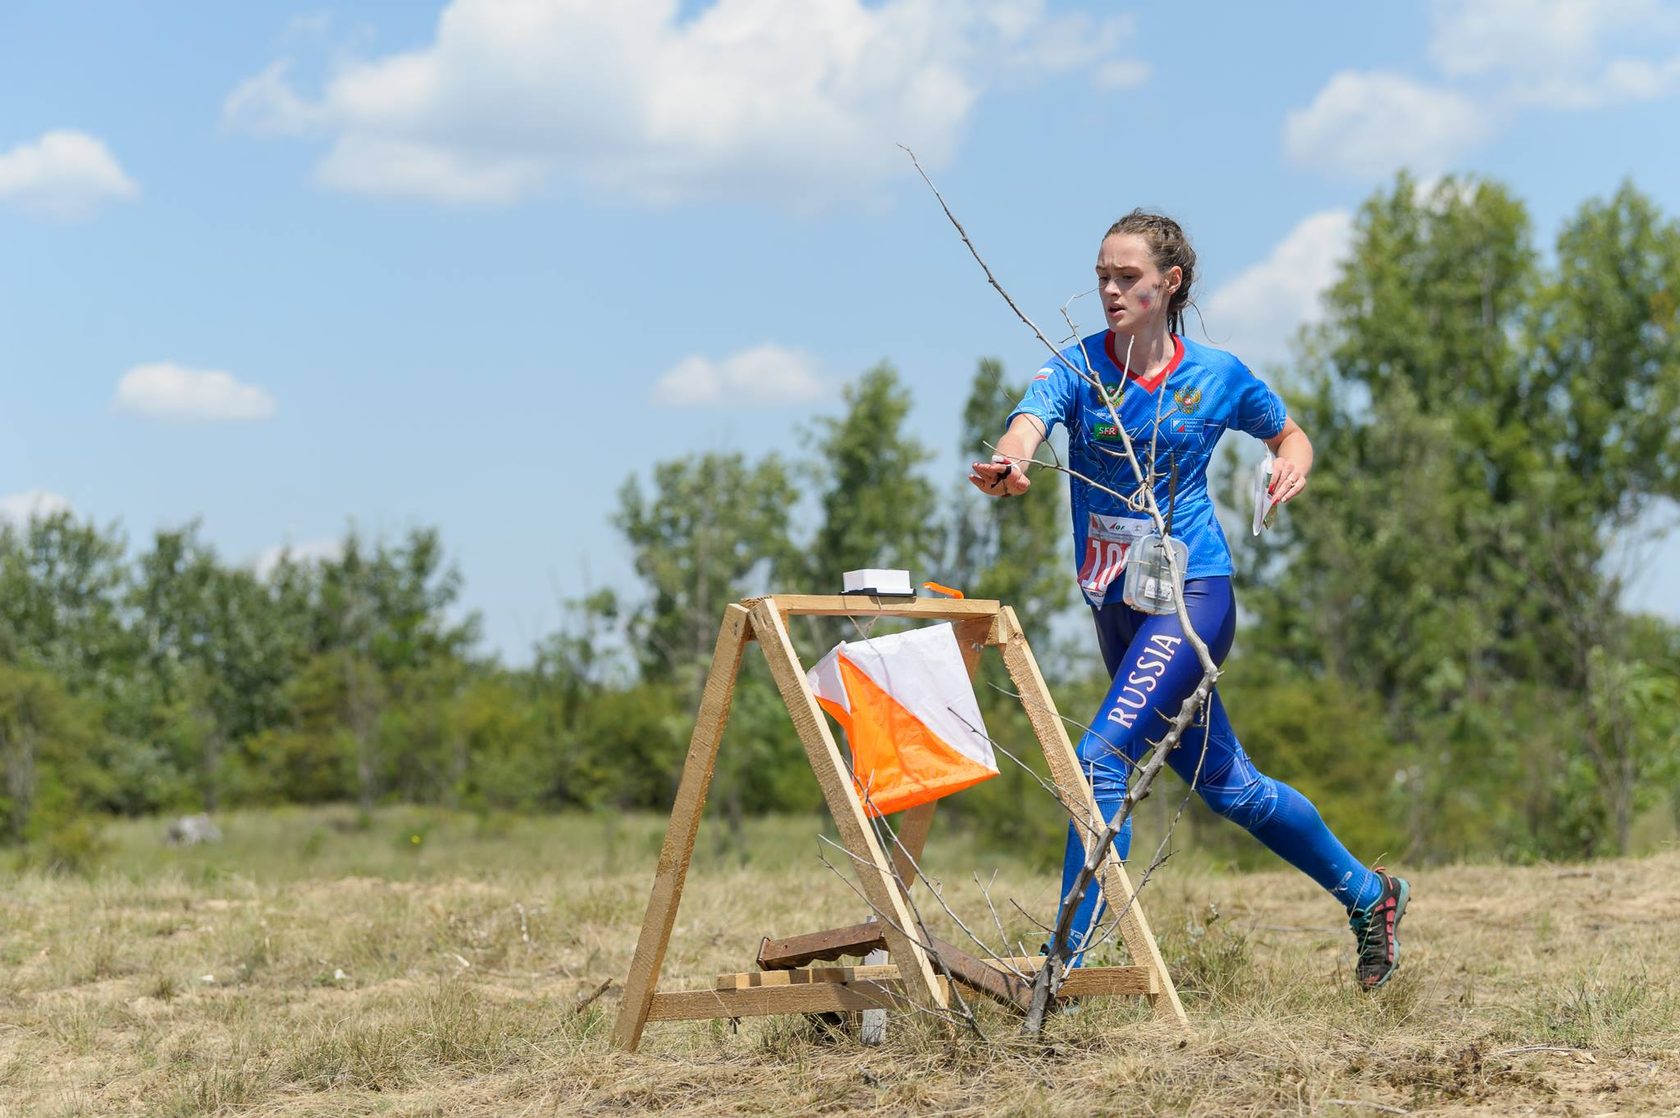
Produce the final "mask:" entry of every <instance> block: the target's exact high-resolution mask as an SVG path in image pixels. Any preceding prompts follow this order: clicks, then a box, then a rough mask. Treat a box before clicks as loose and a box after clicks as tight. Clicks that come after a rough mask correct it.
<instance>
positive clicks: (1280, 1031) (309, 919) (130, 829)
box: [0, 810, 1680, 1116]
mask: <svg viewBox="0 0 1680 1118" xmlns="http://www.w3.org/2000/svg"><path fill="white" fill-rule="evenodd" d="M222 825H223V829H224V831H225V832H226V834H227V840H226V841H225V842H224V843H222V844H220V845H218V846H215V847H208V848H195V849H186V850H171V849H168V848H165V847H164V846H163V844H162V842H161V831H162V824H161V823H156V822H152V823H129V824H120V825H113V826H112V827H110V828H109V829H108V830H107V832H106V834H107V840H108V842H109V843H110V847H109V850H108V851H107V852H106V853H105V854H104V856H103V858H102V859H101V861H100V863H99V866H98V868H97V869H96V870H95V871H94V872H93V873H92V874H91V876H87V877H52V876H45V875H41V874H38V873H35V872H23V873H10V874H9V875H8V879H7V883H6V890H5V895H6V903H5V904H4V906H0V961H3V964H4V966H3V969H0V1113H4V1114H8V1115H11V1114H16V1115H31V1116H34V1115H82V1114H87V1115H93V1114H149V1115H195V1114H249V1115H285V1116H303V1115H329V1114H330V1115H349V1114H358V1115H359V1114H367V1115H376V1114H377V1115H454V1114H498V1115H522V1114H563V1115H570V1114H637V1113H643V1112H650V1111H651V1112H658V1113H661V1114H671V1115H675V1114H708V1115H727V1114H807V1113H828V1114H839V1113H866V1114H873V1113H879V1114H904V1113H917V1114H1022V1115H1037V1114H1045V1115H1051V1114H1068V1115H1080V1116H1086V1115H1095V1114H1114V1113H1150V1114H1191V1115H1203V1114H1205V1115H1221V1116H1235V1115H1246V1114H1275V1113H1315V1114H1317V1113H1323V1114H1348V1115H1382V1114H1400V1113H1408V1114H1463V1113H1476V1114H1501V1115H1505V1114H1573V1115H1591V1114H1612V1113H1617V1114H1652V1113H1672V1112H1680V978H1677V977H1676V963H1677V961H1680V933H1677V932H1676V931H1675V929H1676V927H1677V926H1680V853H1676V852H1673V851H1669V852H1666V853H1661V854H1657V855H1655V856H1652V857H1648V858H1644V859H1640V860H1634V861H1623V862H1603V863H1597V864H1592V865H1582V866H1551V865H1547V866H1534V867H1522V868H1510V867H1492V866H1466V867H1455V868H1446V869H1434V870H1423V871H1417V872H1413V873H1412V874H1411V877H1412V882H1413V886H1414V889H1415V894H1414V901H1413V906H1412V909H1411V912H1410V914H1409V915H1408V917H1407V920H1406V925H1405V930H1406V932H1407V933H1408V935H1407V936H1406V937H1405V957H1404V960H1405V965H1404V967H1403V970H1402V973H1401V975H1400V977H1399V978H1398V979H1397V980H1396V981H1395V983H1394V984H1393V985H1392V986H1391V987H1390V988H1388V989H1386V990H1384V991H1382V992H1381V993H1379V994H1378V995H1376V996H1374V997H1366V996H1360V995H1358V994H1356V993H1355V992H1354V990H1353V988H1352V983H1351V980H1350V974H1349V971H1350V966H1351V962H1352V939H1351V937H1350V936H1349V935H1348V933H1347V931H1346V930H1345V927H1344V926H1343V924H1342V921H1341V918H1340V914H1339V913H1338V912H1337V911H1336V909H1335V908H1334V906H1333V905H1331V904H1330V903H1329V902H1328V901H1327V900H1325V899H1324V898H1323V897H1322V896H1317V895H1315V894H1314V890H1313V888H1312V887H1311V886H1310V884H1308V883H1307V882H1305V881H1304V879H1301V878H1299V877H1298V876H1297V875H1295V874H1293V873H1290V872H1275V873H1256V874H1236V873H1219V872H1215V871H1213V870H1211V869H1209V868H1206V867H1200V866H1197V865H1196V864H1195V863H1194V862H1193V858H1194V851H1186V852H1184V853H1183V854H1181V855H1179V856H1177V857H1175V858H1174V859H1173V860H1172V861H1171V862H1169V863H1168V865H1167V866H1166V867H1164V868H1163V869H1162V870H1161V871H1160V872H1159V874H1158V875H1157V877H1156V879H1155V880H1154V881H1153V882H1152V883H1151V885H1150V886H1149V888H1148V890H1147V891H1146V893H1145V899H1146V902H1147V904H1148V906H1149V914H1150V917H1151V919H1152V920H1153V922H1154V924H1155V927H1156V930H1157V932H1158V933H1159V935H1160V937H1161V940H1162V944H1163V950H1164V953H1165V955H1166V957H1167V959H1168V961H1169V963H1170V964H1171V966H1172V968H1173V970H1174V973H1175V975H1176V977H1177V979H1178V981H1179V983H1180V988H1181V990H1182V991H1183V995H1184V1000H1185V1003H1186V1007H1187V1008H1188V1010H1189V1012H1190V1015H1191V1018H1192V1027H1191V1028H1190V1029H1189V1030H1188V1031H1187V1032H1181V1031H1177V1030H1173V1029H1170V1028H1166V1027H1163V1026H1158V1025H1156V1024H1154V1023H1153V1022H1152V1021H1150V1020H1148V1019H1147V1016H1146V1015H1145V1014H1144V1013H1143V1012H1142V1009H1141V1006H1140V1004H1138V1003H1135V1002H1132V1001H1129V1000H1122V999H1112V1000H1106V1001H1095V1000H1093V1001H1089V1002H1086V1003H1085V1005H1084V1007H1083V1008H1082V1010H1081V1011H1080V1012H1079V1013H1077V1014H1071V1015H1061V1016H1058V1017H1056V1018H1054V1019H1053V1020H1052V1022H1051V1024H1050V1026H1049V1029H1048V1031H1047V1035H1046V1036H1045V1038H1044V1039H1043V1041H1042V1042H1028V1041H1026V1040H1024V1039H1023V1038H1021V1037H1020V1036H1019V1034H1018V1032H1017V1030H1016V1028H1015V1024H1014V1022H1013V1021H1011V1020H1010V1019H1008V1018H1006V1017H1004V1016H1002V1015H1001V1014H985V1015H984V1016H983V1019H982V1024H983V1026H984V1029H985V1033H986V1036H985V1038H984V1039H980V1038H976V1037H974V1036H972V1035H960V1036H955V1037H952V1036H947V1035H941V1034H940V1033H939V1031H938V1030H937V1029H936V1028H935V1027H934V1025H933V1023H932V1022H929V1021H927V1020H925V1019H918V1018H917V1017H916V1016H914V1015H908V1016H906V1015H903V1014H900V1015H896V1016H895V1017H894V1018H893V1022H892V1026H891V1030H890V1034H889V1037H888V1040H887V1043H886V1044H885V1045H882V1046H879V1047H870V1048H866V1047H862V1046H860V1045H859V1044H858V1043H857V1042H856V1041H855V1040H854V1039H851V1038H849V1037H838V1038H835V1037H824V1036H821V1035H819V1033H818V1032H817V1031H816V1030H814V1029H813V1028H812V1027H811V1026H809V1025H807V1024H806V1023H805V1022H804V1021H803V1020H800V1019H791V1020H782V1019H778V1020H756V1021H744V1022H741V1023H740V1024H739V1026H738V1028H731V1027H730V1025H729V1023H728V1022H716V1023H700V1024H690V1023H667V1024H660V1023H655V1024H651V1025H649V1027H648V1033H647V1038H646V1041H645V1043H644V1045H643V1048H642V1051H641V1052H639V1053H638V1054H636V1055H633V1056H632V1055H625V1054H622V1053H619V1052H617V1051H616V1050H614V1049H613V1047H612V1046H611V1044H610V1041H609V1037H610V1032H611V1024H612V1016H613V1014H614V1013H615V1011H616V1009H617V1005H618V1001H617V997H618V988H617V986H618V983H619V981H621V980H622V977H623V975H624V972H625V969H626V967H627V964H628V961H629V957H630V953H631V949H632V947H633V944H634V940H635V934H636V929H637V926H638V923H639V920H640V916H641V909H642V906H643V904H644V903H645V901H646V896H647V890H648V886H649V883H650V875H651V872H652V865H653V861H654V856H655V853H656V851H657V847H658V842H659V828H660V826H661V825H662V821H659V820H653V819H648V818H622V817H617V816H611V815H601V816H577V817H570V818H558V819H540V820H512V821H507V820H490V821H481V820H476V819H474V818H473V817H471V816H461V815H448V814H442V813H429V812H421V811H406V810H392V811H387V812H381V813H378V814H376V815H375V816H374V817H372V818H371V819H358V818H357V816H356V815H355V814H354V813H353V812H350V811H347V810H316V811H303V810H296V811H275V812H262V813H249V814H235V815H231V816H228V817H227V818H225V819H223V820H222ZM820 826H821V824H820V823H819V822H818V821H817V820H814V819H777V820H766V821H761V822H756V823H749V824H748V828H747V832H746V836H745V840H746V841H745V843H744V847H745V851H746V853H745V854H744V855H743V853H742V852H741V850H740V849H731V850H725V849H720V848H719V847H718V846H717V845H716V841H715V832H714V831H713V830H712V829H707V830H703V831H702V834H701V838H702V845H701V848H700V850H699V852H698V856H697V860H696V866H695V872H694V875H693V877H692V878H691V883H690V888H689V891H688V895H687V898H686V903H685V904H684V906H683V909H682V912H681V914H680V916H679V920H678V929H677V935H676V938H675V940H674V942H673V946H672V950H671V954H670V956H669V958H668V959H667V965H666V979H665V981H666V985H675V984H685V985H694V986H705V985H710V982H711V979H712V977H713V976H714V975H716V974H717V973H719V972H721V971H730V970H741V969H747V968H748V967H749V966H750V962H751V958H752V955H753V950H754V948H755V946H756V944H757V940H758V937H759V936H760V935H762V934H764V933H775V934H778V935H781V934H789V933H793V932H799V931H807V930H814V929H815V928H818V927H823V926H826V925H829V924H840V923H848V922H851V921H854V920H856V919H859V918H861V917H862V916H864V915H867V913H865V912H863V911H861V910H860V902H858V901H857V900H856V899H855V898H854V896H853V895H852V894H851V892H850V891H849V890H848V888H847V887H846V885H845V884H844V883H842V882H841V881H840V880H839V879H838V878H837V877H836V876H835V875H834V874H833V873H831V872H829V871H828V870H826V869H824V868H822V866H821V865H820V863H819V861H818V854H819V847H818V843H817V840H816V834H817V832H818V831H819V829H820ZM927 861H928V863H929V865H930V867H933V868H936V869H938V870H940V871H942V872H943V874H944V877H943V881H944V886H945V890H946V893H947V895H948V896H949V897H951V898H952V899H953V903H954V904H955V906H956V907H957V908H958V910H959V911H962V912H964V913H965V914H967V915H972V916H973V917H974V918H975V920H976V921H977V926H978V925H982V924H987V923H988V922H989V919H990V918H989V917H988V916H987V915H986V911H985V904H984V902H983V900H982V898H981V896H980V891H979V889H978V887H977V885H976V884H975V881H974V879H973V877H972V876H971V874H972V872H973V871H976V870H979V871H980V872H981V873H982V874H984V875H988V876H989V875H990V874H991V873H992V872H993V871H994V870H995V871H996V874H997V876H996V878H995V881H993V882H992V884H991V890H992V893H993V895H994V896H995V897H996V898H998V899H999V902H1000V906H1001V907H1004V908H1005V911H1006V912H1011V913H1012V912H1013V910H1012V909H1009V908H1007V906H1002V901H1003V899H1004V898H1015V899H1017V900H1019V901H1020V902H1021V903H1022V904H1023V905H1025V906H1026V907H1027V908H1028V909H1029V910H1031V911H1035V912H1040V913H1047V912H1048V911H1049V910H1050V909H1051V907H1052V906H1053V903H1054V896H1053V893H1054V884H1053V882H1052V881H1051V880H1050V878H1049V877H1048V876H1047V875H1045V874H1043V873H1037V872H1032V871H1030V870H1029V869H1028V868H1027V867H1026V866H1025V865H1024V864H1020V863H1016V862H1011V861H1003V862H1002V863H1001V864H998V859H997V858H995V857H989V856H983V855H981V854H977V853H975V851H974V848H973V847H972V846H971V845H970V844H966V843H964V842H963V841H962V840H961V838H960V837H955V836H951V835H945V836H943V838H942V837H941V835H940V832H939V831H938V830H937V828H936V830H935V841H934V843H933V845H932V846H931V847H930V852H929V856H928V859H927ZM1016 919H1017V920H1018V923H1017V926H1015V927H1011V928H1009V929H1008V930H1009V932H1010V934H1011V935H1012V936H1016V937H1020V938H1021V939H1023V940H1026V941H1027V943H1028V945H1029V947H1030V946H1033V945H1035V944H1036V940H1034V939H1032V938H1031V937H1030V936H1029V934H1028V929H1029V927H1030V925H1029V924H1028V922H1027V921H1026V919H1025V918H1016ZM606 979H612V980H613V983H614V984H613V987H612V988H611V989H609V990H608V991H607V992H606V993H605V994H604V995H602V996H601V997H600V998H599V999H598V1000H596V1001H594V1002H593V1003H592V1004H590V1005H588V1006H587V1007H586V1008H584V1009H582V1010H581V1011H578V1010H577V1008H576V1007H577V1005H578V1003H579V1001H580V1000H582V999H585V998H586V997H587V996H588V995H589V994H590V993H591V992H592V991H594V990H596V989H597V988H598V987H599V985H600V984H601V983H602V982H603V981H604V980H606Z"/></svg>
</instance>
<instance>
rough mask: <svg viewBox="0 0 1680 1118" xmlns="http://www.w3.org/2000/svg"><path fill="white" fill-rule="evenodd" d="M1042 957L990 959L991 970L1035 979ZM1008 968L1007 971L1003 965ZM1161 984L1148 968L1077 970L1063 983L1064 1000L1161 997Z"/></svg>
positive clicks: (1062, 994)
mask: <svg viewBox="0 0 1680 1118" xmlns="http://www.w3.org/2000/svg"><path fill="white" fill-rule="evenodd" d="M1044 959H1045V956H1043V955H1019V956H1015V957H1013V958H1007V959H995V960H994V959H988V960H986V963H987V965H988V966H992V967H996V968H997V969H999V970H1002V971H1003V972H1004V973H1005V974H1009V975H1010V977H1011V978H1014V979H1015V980H1016V981H1020V978H1019V977H1018V975H1016V974H1012V973H1011V970H1013V971H1018V972H1019V973H1020V974H1024V975H1028V976H1029V977H1030V976H1031V975H1034V974H1036V973H1038V969H1039V968H1040V967H1042V966H1043V965H1044ZM1006 963H1007V964H1008V967H1005V966H1004V964H1006ZM1160 992H1161V984H1160V982H1159V980H1158V979H1157V977H1156V975H1155V973H1154V972H1153V971H1151V970H1150V969H1149V968H1148V967H1139V966H1131V967H1076V968H1074V969H1073V970H1071V971H1069V972H1068V973H1067V978H1066V980H1065V981H1064V982H1063V983H1062V992H1061V996H1062V997H1064V998H1080V997H1094V996H1097V995H1107V994H1143V995H1146V996H1149V995H1155V994H1159V993H1160Z"/></svg>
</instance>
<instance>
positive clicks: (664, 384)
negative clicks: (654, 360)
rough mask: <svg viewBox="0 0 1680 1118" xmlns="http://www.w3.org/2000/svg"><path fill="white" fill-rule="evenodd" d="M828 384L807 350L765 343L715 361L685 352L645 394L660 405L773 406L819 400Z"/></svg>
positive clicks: (681, 406)
mask: <svg viewBox="0 0 1680 1118" xmlns="http://www.w3.org/2000/svg"><path fill="white" fill-rule="evenodd" d="M827 391H828V389H827V387H826V386H825V385H824V384H823V382H822V380H821V378H820V377H819V376H818V372H817V362H816V360H815V359H814V358H813V357H811V356H810V355H809V354H807V353H802V352H800V351H799V350H796V349H788V348H786V347H784V346H779V345H772V344H770V343H766V344H764V345H760V346H754V347H753V348H752V349H744V350H742V351H741V352H739V353H735V354H731V355H730V356H728V357H725V358H724V359H723V360H721V361H714V360H712V359H711V358H709V357H700V356H693V357H685V358H683V359H682V360H681V361H678V362H677V363H676V364H675V365H673V366H672V367H671V368H670V369H669V370H668V371H667V372H666V373H665V375H664V376H662V377H660V378H659V380H658V381H656V382H655V383H654V386H653V390H652V391H651V392H650V393H649V394H648V399H649V400H650V401H651V402H653V403H655V404H658V405H660V406H662V407H671V408H689V407H709V406H712V405H717V404H728V405H730V406H731V407H762V408H768V407H779V406H783V405H787V404H804V403H810V402H811V401H813V400H820V399H822V397H823V396H824V395H825V394H826V393H827Z"/></svg>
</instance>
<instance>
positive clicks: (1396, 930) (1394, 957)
mask: <svg viewBox="0 0 1680 1118" xmlns="http://www.w3.org/2000/svg"><path fill="white" fill-rule="evenodd" d="M1376 874H1377V877H1379V878H1380V879H1381V880H1382V894H1381V895H1380V896H1378V897H1377V899H1376V900H1374V901H1372V902H1371V903H1370V904H1369V905H1367V906H1365V907H1364V908H1358V909H1354V911H1353V912H1352V914H1350V915H1349V916H1348V927H1350V928H1352V929H1353V938H1354V940H1355V941H1356V942H1357V943H1358V945H1359V963H1358V965H1357V966H1356V967H1355V968H1354V977H1355V978H1356V979H1357V980H1358V982H1359V988H1360V989H1361V990H1375V989H1376V988H1377V987H1379V986H1381V985H1382V984H1383V983H1385V982H1387V981H1388V980H1389V979H1390V978H1391V977H1393V975H1394V972H1395V971H1396V970H1398V969H1399V967H1400V918H1401V917H1403V916H1405V915H1406V902H1407V901H1409V900H1411V897H1412V887H1411V886H1410V885H1408V884H1407V883H1406V879H1405V878H1403V877H1390V876H1389V875H1388V874H1386V873H1384V872H1383V868H1382V867H1381V866H1377V867H1376Z"/></svg>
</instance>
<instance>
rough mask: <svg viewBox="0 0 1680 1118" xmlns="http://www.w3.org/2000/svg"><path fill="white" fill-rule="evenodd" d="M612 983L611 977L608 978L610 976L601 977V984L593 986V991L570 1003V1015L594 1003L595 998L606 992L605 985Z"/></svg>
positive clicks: (580, 1011) (576, 1013)
mask: <svg viewBox="0 0 1680 1118" xmlns="http://www.w3.org/2000/svg"><path fill="white" fill-rule="evenodd" d="M612 984H613V980H612V979H610V978H607V979H603V980H602V981H601V984H600V985H599V986H597V987H595V990H594V992H593V993H591V994H589V995H588V996H586V997H582V998H579V999H578V1000H577V1001H575V1002H573V1003H572V1016H574V1017H575V1016H577V1015H578V1014H580V1013H582V1012H583V1011H584V1010H586V1009H588V1008H589V1007H590V1006H592V1005H594V1004H595V999H596V998H599V997H600V996H601V995H602V994H604V993H606V992H607V987H609V986H611V985H612Z"/></svg>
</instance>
